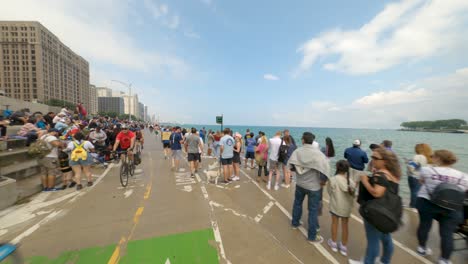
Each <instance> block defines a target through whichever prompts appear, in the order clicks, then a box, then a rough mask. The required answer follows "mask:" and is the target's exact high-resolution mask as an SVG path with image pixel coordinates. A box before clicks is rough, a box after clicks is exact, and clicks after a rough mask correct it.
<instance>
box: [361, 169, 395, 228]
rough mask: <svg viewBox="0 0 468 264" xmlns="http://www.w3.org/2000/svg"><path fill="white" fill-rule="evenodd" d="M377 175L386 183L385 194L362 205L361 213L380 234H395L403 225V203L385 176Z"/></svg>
mask: <svg viewBox="0 0 468 264" xmlns="http://www.w3.org/2000/svg"><path fill="white" fill-rule="evenodd" d="M377 174H378V175H379V177H381V178H382V179H383V180H384V182H385V185H386V186H385V187H386V189H385V193H384V195H383V196H382V197H380V198H376V199H373V200H368V201H366V202H364V203H363V204H361V207H360V208H359V213H360V214H361V216H362V217H363V218H364V219H365V220H366V221H367V222H369V223H370V224H371V225H372V226H374V227H375V228H377V230H379V231H380V232H382V233H384V234H388V233H393V232H395V231H396V230H397V229H398V227H399V226H400V225H401V224H402V222H401V216H402V214H403V203H402V201H401V197H400V196H399V195H398V193H397V191H396V190H393V188H392V187H391V185H390V184H389V182H388V180H387V178H386V177H385V174H383V173H377ZM374 175H375V174H374ZM374 177H375V176H374ZM361 187H362V188H365V187H363V186H362V185H361V186H360V188H361Z"/></svg>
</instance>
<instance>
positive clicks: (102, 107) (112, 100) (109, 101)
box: [98, 97, 125, 115]
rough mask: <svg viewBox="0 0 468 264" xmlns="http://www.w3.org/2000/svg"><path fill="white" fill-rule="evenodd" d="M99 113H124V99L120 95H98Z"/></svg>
mask: <svg viewBox="0 0 468 264" xmlns="http://www.w3.org/2000/svg"><path fill="white" fill-rule="evenodd" d="M98 107H99V109H98V112H99V113H115V114H117V115H123V114H124V113H125V111H124V110H125V107H124V99H123V98H122V97H98Z"/></svg>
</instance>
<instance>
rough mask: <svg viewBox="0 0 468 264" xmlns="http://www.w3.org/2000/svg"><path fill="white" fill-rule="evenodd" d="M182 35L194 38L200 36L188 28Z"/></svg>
mask: <svg viewBox="0 0 468 264" xmlns="http://www.w3.org/2000/svg"><path fill="white" fill-rule="evenodd" d="M184 35H185V36H186V37H188V38H195V39H199V38H201V37H200V35H199V34H198V33H195V32H193V31H191V30H188V31H185V32H184Z"/></svg>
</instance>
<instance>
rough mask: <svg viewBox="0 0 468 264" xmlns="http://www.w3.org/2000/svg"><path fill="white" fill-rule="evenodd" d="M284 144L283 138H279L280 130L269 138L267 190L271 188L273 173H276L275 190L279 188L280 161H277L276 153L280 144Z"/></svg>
mask: <svg viewBox="0 0 468 264" xmlns="http://www.w3.org/2000/svg"><path fill="white" fill-rule="evenodd" d="M282 144H284V142H283V140H281V131H278V132H276V134H275V136H274V137H272V138H270V144H269V145H270V146H269V149H270V156H269V157H268V160H269V161H268V162H269V163H270V173H269V174H268V183H267V186H266V188H267V189H268V190H270V189H271V178H272V177H273V173H275V174H276V179H275V191H277V190H279V184H280V176H281V175H280V171H279V167H280V166H281V165H282V163H280V162H278V155H279V149H280V146H281V145H282Z"/></svg>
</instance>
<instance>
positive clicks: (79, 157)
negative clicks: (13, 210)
mask: <svg viewBox="0 0 468 264" xmlns="http://www.w3.org/2000/svg"><path fill="white" fill-rule="evenodd" d="M0 122H1V123H0V127H1V128H2V129H1V131H2V135H1V136H2V140H6V139H8V138H13V139H25V140H26V146H27V147H29V149H28V153H29V154H30V155H31V156H33V157H37V158H38V163H39V165H40V166H41V167H42V168H43V172H44V173H43V175H42V179H41V180H42V186H43V191H57V190H63V189H66V188H73V187H75V186H76V189H77V190H80V189H82V188H83V184H82V183H81V178H82V175H84V176H85V177H86V180H87V183H86V185H87V186H92V185H93V177H92V173H91V169H90V168H91V166H92V165H95V164H96V165H102V166H104V167H107V166H108V162H109V161H110V160H112V159H113V158H114V156H118V154H117V155H114V154H113V152H117V153H121V152H123V151H128V154H129V157H130V159H132V158H133V153H132V150H133V148H134V147H135V145H136V144H140V145H141V147H142V148H143V146H144V145H143V144H144V134H143V132H142V131H143V130H144V129H145V128H152V129H155V127H156V126H154V125H152V124H148V123H144V122H136V121H133V122H131V121H129V120H120V119H119V118H111V117H108V116H98V115H97V116H93V117H89V118H88V116H87V111H86V109H85V108H84V107H83V105H82V104H81V103H79V104H78V105H77V106H76V109H74V110H70V109H69V108H67V107H63V108H62V109H61V111H60V112H59V113H54V112H48V113H45V114H43V113H41V112H35V113H30V111H29V109H21V110H18V111H15V112H11V113H10V114H9V115H8V117H7V118H5V117H4V118H3V119H2V120H1V121H0ZM10 125H17V126H21V127H20V129H19V130H18V132H17V133H16V134H13V135H7V128H8V127H9V126H10ZM156 128H157V127H156ZM157 129H158V128H157ZM60 176H62V186H61V187H57V186H56V179H57V178H58V177H60Z"/></svg>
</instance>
